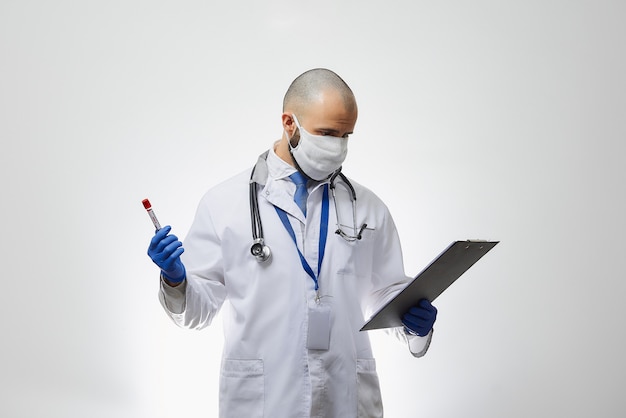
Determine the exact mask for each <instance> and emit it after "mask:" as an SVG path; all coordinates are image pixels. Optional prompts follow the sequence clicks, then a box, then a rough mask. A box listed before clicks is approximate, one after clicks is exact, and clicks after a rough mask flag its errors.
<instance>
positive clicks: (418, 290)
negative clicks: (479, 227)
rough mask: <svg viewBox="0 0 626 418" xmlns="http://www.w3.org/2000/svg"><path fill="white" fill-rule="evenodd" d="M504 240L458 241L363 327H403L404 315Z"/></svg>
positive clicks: (452, 281)
mask: <svg viewBox="0 0 626 418" xmlns="http://www.w3.org/2000/svg"><path fill="white" fill-rule="evenodd" d="M499 242H500V241H479V240H468V241H454V242H452V243H451V244H450V245H449V246H448V247H447V248H446V249H445V250H443V252H442V253H441V254H439V255H438V256H437V257H436V258H435V259H434V260H433V261H431V263H430V264H429V265H428V266H427V267H426V268H425V269H424V270H422V271H421V273H419V274H418V275H417V276H416V277H415V278H414V279H413V280H412V281H411V283H409V284H408V285H407V286H406V287H405V288H404V289H403V290H402V291H400V293H398V294H397V295H396V296H395V297H394V298H393V299H392V300H390V301H389V302H387V304H386V305H385V306H383V307H382V308H381V309H379V310H378V311H377V312H376V313H375V314H374V315H372V317H371V318H370V319H369V320H368V321H367V322H366V323H365V325H363V327H362V328H361V331H370V330H373V329H380V328H394V327H401V326H403V324H402V315H404V314H405V313H406V312H407V311H408V310H409V309H410V308H411V307H413V306H415V304H416V303H417V302H418V301H419V300H420V299H428V300H429V301H431V302H432V301H434V300H435V299H436V298H437V296H439V295H440V294H441V293H443V291H444V290H446V289H447V288H448V287H449V286H450V285H451V284H452V283H454V282H455V281H456V279H458V278H459V277H461V275H463V273H465V272H466V271H467V270H468V269H469V268H470V267H472V266H473V265H474V264H475V263H476V262H477V261H478V260H480V259H481V258H482V256H484V255H485V254H487V252H489V250H491V249H492V248H493V247H495V246H496V244H498V243H499Z"/></svg>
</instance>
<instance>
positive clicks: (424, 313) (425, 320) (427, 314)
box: [402, 299, 437, 337]
mask: <svg viewBox="0 0 626 418" xmlns="http://www.w3.org/2000/svg"><path fill="white" fill-rule="evenodd" d="M436 319H437V308H435V307H434V306H433V305H432V304H431V303H430V301H429V300H427V299H422V300H420V301H419V303H418V306H415V307H413V308H411V309H409V311H408V312H407V313H405V314H404V316H403V317H402V323H403V324H404V327H405V328H406V330H407V332H408V333H409V334H414V335H419V336H420V337H423V336H425V335H428V333H429V332H430V330H431V329H433V325H434V324H435V320H436Z"/></svg>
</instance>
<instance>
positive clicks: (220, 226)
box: [160, 152, 431, 418]
mask: <svg viewBox="0 0 626 418" xmlns="http://www.w3.org/2000/svg"><path fill="white" fill-rule="evenodd" d="M268 168H269V176H268V178H267V181H265V184H264V185H263V187H259V211H260V214H261V219H262V222H263V231H264V235H265V242H266V243H267V244H268V245H269V246H270V247H271V250H272V258H271V261H269V262H267V263H259V262H257V260H256V259H255V258H254V257H253V256H252V255H251V253H250V246H251V243H252V237H251V221H250V209H249V208H250V205H249V179H250V170H247V171H246V172H244V173H241V174H240V175H237V176H236V177H234V178H232V179H230V180H228V181H226V182H224V183H222V184H220V185H218V186H216V187H215V188H213V189H211V190H209V191H208V192H207V193H206V194H205V195H204V197H203V198H202V200H201V202H200V204H199V207H198V210H197V213H196V217H195V220H194V222H193V224H192V226H191V229H190V231H189V233H188V235H187V237H186V239H185V241H184V248H185V252H184V253H183V257H182V259H183V263H184V265H185V267H186V269H187V280H186V281H185V282H184V283H183V285H181V286H178V287H176V288H171V287H169V286H167V285H166V284H164V283H162V285H161V293H160V300H161V303H162V304H163V306H164V307H165V310H166V312H167V313H168V314H169V316H170V317H171V318H172V319H173V320H174V321H175V323H176V324H178V325H179V326H181V327H188V328H196V329H200V328H203V327H206V326H208V325H209V324H210V323H211V321H212V319H213V318H214V316H215V315H216V313H217V312H218V310H219V309H220V308H221V307H222V305H223V307H224V312H223V318H224V332H225V342H224V350H223V359H222V365H221V376H220V417H224V418H226V417H229V418H230V417H232V418H242V417H245V418H256V417H259V418H260V417H266V418H280V417H285V418H286V417H289V418H291V417H324V418H331V417H337V418H350V417H382V415H383V412H382V402H381V395H380V389H379V384H378V376H377V374H376V366H375V361H374V358H373V355H372V350H371V346H370V341H369V338H368V334H367V333H366V332H359V329H360V327H361V326H362V325H363V323H364V319H365V318H366V317H367V316H369V314H371V313H372V312H373V311H374V310H375V309H376V308H377V307H378V306H380V304H381V303H383V302H384V301H385V300H387V299H388V298H389V297H391V296H393V295H394V294H395V293H397V292H398V291H399V290H400V289H401V288H403V287H404V286H405V285H406V282H407V280H408V278H407V277H406V275H405V274H404V270H403V261H402V254H401V249H400V243H399V240H398V236H397V233H396V229H395V226H394V223H393V221H392V219H391V216H390V214H389V212H388V210H387V208H386V206H385V205H384V204H383V203H382V201H380V200H379V199H378V198H377V197H376V196H375V195H374V194H373V193H372V192H371V191H369V190H367V189H366V188H364V187H362V186H360V185H358V184H356V183H353V186H354V188H355V189H356V194H357V199H358V200H357V224H358V225H361V224H362V223H363V222H366V223H367V225H368V227H367V230H366V231H365V232H364V233H363V239H362V240H360V241H356V242H353V243H349V242H346V241H345V240H344V239H343V238H341V237H340V236H338V235H336V234H334V233H333V232H334V231H335V229H336V228H335V225H336V216H335V201H333V199H332V198H331V199H330V221H329V234H328V241H327V245H326V255H325V258H324V261H323V264H322V267H321V272H320V274H319V286H320V295H321V296H322V297H321V300H320V303H322V304H325V305H327V306H329V307H330V309H331V337H330V349H329V350H327V351H321V350H309V349H307V327H308V312H309V306H310V305H312V304H314V303H316V302H315V296H316V292H315V290H314V282H313V280H312V279H311V278H310V277H309V276H308V275H307V274H306V272H305V271H304V269H303V268H302V264H301V262H300V258H299V257H298V253H297V250H296V248H295V245H294V242H293V241H292V240H291V238H290V237H289V235H288V233H287V231H286V229H285V227H284V226H283V224H282V223H281V221H280V219H279V217H278V215H277V214H276V211H275V208H274V205H276V206H277V207H280V208H282V209H283V210H285V211H286V212H287V213H288V214H289V219H290V221H291V224H292V226H293V229H294V231H295V234H296V237H297V240H298V246H299V248H300V250H301V251H302V253H303V254H304V256H305V257H306V259H307V260H308V262H309V264H310V266H311V267H312V268H313V269H314V270H317V256H318V241H319V232H320V214H321V201H322V193H323V185H322V184H317V185H315V186H313V187H311V188H310V189H309V198H308V201H307V211H308V213H307V217H306V219H305V217H304V215H303V214H302V212H301V211H300V209H299V208H298V207H297V205H296V204H295V202H294V201H293V193H294V191H295V185H294V184H293V183H292V182H291V181H290V180H289V179H286V178H285V177H286V176H287V175H288V174H291V172H293V171H294V170H293V168H291V167H290V166H288V165H287V164H284V163H283V162H282V161H281V160H279V159H278V157H277V156H276V155H275V154H273V152H270V155H269V157H268ZM337 192H338V196H337V202H336V203H337V205H338V208H339V209H340V218H341V221H342V223H343V224H346V225H350V226H351V225H352V205H351V203H350V200H349V198H348V195H347V191H346V189H344V188H343V187H341V186H338V187H337ZM397 335H398V336H399V337H400V338H401V339H404V341H407V342H408V343H409V348H410V349H411V352H413V354H414V355H415V356H421V355H423V354H424V353H425V351H426V349H427V348H428V345H429V343H430V337H431V335H429V336H427V337H424V338H420V337H412V336H408V337H407V336H406V335H405V334H404V332H401V330H397Z"/></svg>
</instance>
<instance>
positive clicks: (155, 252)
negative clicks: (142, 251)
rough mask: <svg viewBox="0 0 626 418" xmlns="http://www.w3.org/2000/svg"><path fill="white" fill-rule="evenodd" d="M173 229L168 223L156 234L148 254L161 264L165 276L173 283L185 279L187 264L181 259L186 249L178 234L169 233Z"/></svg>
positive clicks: (157, 263) (158, 264)
mask: <svg viewBox="0 0 626 418" xmlns="http://www.w3.org/2000/svg"><path fill="white" fill-rule="evenodd" d="M171 230H172V227H171V226H169V225H167V226H165V227H163V228H161V229H159V230H158V231H157V232H156V233H155V234H154V237H152V240H151V241H150V246H149V247H148V256H150V258H151V259H152V261H154V264H156V265H157V266H159V268H160V269H161V272H162V273H163V277H165V278H166V279H167V280H168V281H170V282H172V283H181V282H182V281H183V280H185V266H184V265H183V262H182V261H180V255H181V254H182V253H183V252H184V251H185V249H184V248H183V243H182V242H180V241H179V240H178V238H177V237H176V235H173V234H170V233H169V232H170V231H171Z"/></svg>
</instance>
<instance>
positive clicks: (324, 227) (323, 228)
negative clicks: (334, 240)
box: [274, 184, 328, 290]
mask: <svg viewBox="0 0 626 418" xmlns="http://www.w3.org/2000/svg"><path fill="white" fill-rule="evenodd" d="M274 208H275V209H276V213H277V214H278V217H279V218H280V220H281V221H282V223H283V226H284V227H285V229H286V230H287V232H288V233H289V236H291V239H292V240H293V243H294V244H296V250H298V255H299V256H300V262H301V263H302V268H303V269H304V271H306V272H307V274H308V275H309V276H310V277H311V279H313V282H315V290H319V283H318V280H317V277H316V276H315V273H314V272H313V269H312V268H311V266H310V265H309V263H308V262H307V261H306V259H305V258H304V255H302V252H301V251H300V248H298V241H297V240H296V233H295V232H294V230H293V227H292V226H291V223H290V222H289V218H288V217H287V213H286V212H285V211H284V210H282V209H281V208H279V207H277V206H274ZM327 236H328V184H325V185H324V195H323V196H322V217H321V220H320V241H319V256H318V258H317V274H318V276H319V273H320V270H321V268H322V261H323V260H324V252H325V251H326V238H327Z"/></svg>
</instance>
